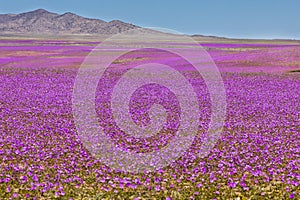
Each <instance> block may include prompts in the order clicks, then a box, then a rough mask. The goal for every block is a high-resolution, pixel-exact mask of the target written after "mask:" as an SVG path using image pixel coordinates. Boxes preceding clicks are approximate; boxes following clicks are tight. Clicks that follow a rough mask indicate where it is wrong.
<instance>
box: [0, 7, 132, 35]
mask: <svg viewBox="0 0 300 200" xmlns="http://www.w3.org/2000/svg"><path fill="white" fill-rule="evenodd" d="M137 27H138V26H135V25H133V24H129V23H125V22H122V21H119V20H113V21H110V22H105V21H103V20H99V19H89V18H84V17H81V16H78V15H76V14H74V13H70V12H67V13H64V14H62V15H60V14H57V13H52V12H48V11H47V10H44V9H38V10H34V11H31V12H26V13H21V14H0V32H2V33H3V32H5V33H47V34H116V33H120V32H122V31H126V30H129V29H133V28H137Z"/></svg>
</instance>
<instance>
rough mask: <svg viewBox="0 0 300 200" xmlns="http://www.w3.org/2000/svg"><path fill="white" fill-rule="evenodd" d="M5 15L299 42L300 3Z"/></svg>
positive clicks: (12, 5)
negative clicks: (79, 19) (48, 16)
mask: <svg viewBox="0 0 300 200" xmlns="http://www.w3.org/2000/svg"><path fill="white" fill-rule="evenodd" d="M0 3H1V4H3V5H1V7H0V13H1V14H9V13H11V14H19V13H23V12H29V11H32V10H36V9H45V10H47V11H49V12H54V13H59V14H63V13H66V12H72V13H75V14H77V15H80V16H83V17H87V18H96V19H101V20H104V21H111V20H121V21H124V22H127V23H132V24H134V25H137V26H141V27H160V28H167V29H172V30H175V31H178V32H180V33H183V34H189V35H193V34H199V35H205V36H217V37H226V38H237V39H292V40H293V39H295V40H299V39H300V24H299V23H298V21H297V19H300V12H297V8H299V7H300V2H298V1H295V0H290V1H286V2H280V1H277V0H275V1H270V0H267V1H264V2H259V1H256V0H255V1H251V2H240V1H236V0H232V1H231V3H226V2H223V1H218V0H214V1H210V2H203V1H190V2H189V3H186V2H176V3H175V2H173V1H164V2H159V1H156V0H154V1H151V2H140V1H136V0H133V1H131V2H130V3H126V2H122V1H109V2H108V1H95V0H86V1H85V2H84V3H83V2H71V1H67V0H62V1H60V2H53V1H48V0H47V1H43V2H41V1H38V0H28V1H26V2H25V1H17V0H12V1H9V2H8V1H5V3H4V0H0Z"/></svg>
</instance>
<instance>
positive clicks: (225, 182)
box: [0, 35, 300, 199]
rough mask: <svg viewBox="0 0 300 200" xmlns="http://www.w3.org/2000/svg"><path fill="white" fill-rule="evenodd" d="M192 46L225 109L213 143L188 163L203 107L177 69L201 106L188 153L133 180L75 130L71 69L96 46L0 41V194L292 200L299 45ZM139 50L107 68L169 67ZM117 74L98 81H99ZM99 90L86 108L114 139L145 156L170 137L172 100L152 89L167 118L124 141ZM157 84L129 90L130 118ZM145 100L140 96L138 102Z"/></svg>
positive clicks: (67, 40)
mask: <svg viewBox="0 0 300 200" xmlns="http://www.w3.org/2000/svg"><path fill="white" fill-rule="evenodd" d="M103 38H105V37H103ZM194 39H195V40H196V41H198V42H199V43H200V44H201V45H202V46H203V48H204V49H205V50H207V52H208V53H209V55H210V56H211V58H212V59H213V60H214V61H215V63H216V65H217V67H218V68H219V70H220V73H221V76H222V78H223V81H224V85H225V89H226V99H227V110H226V119H225V125H224V128H223V132H222V136H221V138H220V140H219V141H218V142H217V144H216V145H215V146H214V148H213V150H212V151H211V152H210V153H209V155H208V156H206V157H204V158H201V159H200V158H197V156H196V154H197V152H198V149H199V146H200V145H201V142H202V136H203V135H205V134H206V130H207V127H208V124H209V120H210V113H211V104H210V101H209V94H208V93H207V90H206V87H205V83H204V82H203V79H201V77H199V76H193V75H190V74H188V73H186V76H187V77H189V78H190V79H189V80H191V81H192V82H193V86H194V87H195V88H196V89H195V91H197V93H198V96H199V106H200V110H201V113H200V117H201V124H199V130H198V134H197V136H196V137H195V140H194V142H193V145H192V147H191V148H190V149H189V150H188V151H187V152H186V153H185V154H184V155H182V156H181V157H180V158H179V159H178V160H176V161H175V162H174V163H172V164H171V165H169V166H168V167H165V168H163V169H160V170H157V171H154V172H146V173H141V174H133V173H128V172H122V171H116V170H112V169H110V168H109V167H107V166H106V165H104V164H103V163H101V162H99V161H98V160H97V159H95V158H94V157H93V156H92V155H91V153H90V152H89V151H88V150H87V149H86V148H85V146H84V145H83V144H82V142H81V140H80V138H79V136H78V135H77V130H76V126H75V122H74V116H73V111H72V92H73V85H74V81H75V78H76V75H77V72H78V69H79V67H80V65H81V63H82V62H83V61H84V59H85V57H86V56H87V55H88V54H89V53H90V52H91V50H92V49H93V48H94V47H96V46H97V44H99V40H98V39H97V38H93V37H90V36H74V35H73V36H69V37H66V36H64V37H61V38H57V37H48V38H45V37H39V36H32V37H31V38H29V37H25V36H23V37H22V36H21V35H2V36H1V38H0V141H1V142H0V145H1V148H0V158H1V159H0V160H1V161H0V162H1V164H0V198H1V199H9V198H11V199H52V198H57V199H83V198H84V199H97V198H98V199H124V198H127V199H289V198H291V199H299V198H300V170H299V169H300V154H299V149H300V135H299V130H300V123H299V119H300V105H299V102H300V90H299V88H300V72H299V71H300V42H299V41H271V40H270V41H269V40H226V39H214V38H203V37H200V36H199V37H197V36H194ZM150 54H151V53H150ZM150 54H147V53H146V54H145V55H143V56H144V58H145V59H135V57H134V56H136V55H128V56H129V57H127V58H126V57H125V58H122V59H120V60H118V61H116V62H115V63H114V64H115V65H116V66H118V65H130V63H131V61H132V62H135V64H142V63H144V62H147V58H151V59H152V61H153V60H155V59H162V60H164V61H166V62H167V63H168V64H170V65H176V67H177V68H180V67H181V66H180V62H179V63H178V61H177V60H174V59H172V58H170V57H168V56H167V55H166V56H164V54H160V55H152V54H151V55H150ZM130 56H131V57H130ZM139 58H140V56H139ZM183 71H184V70H183ZM118 73H122V71H120V72H118ZM118 73H116V74H113V75H111V76H110V77H109V78H110V79H111V81H114V80H115V78H116V77H119V76H120V74H118ZM182 73H185V72H182ZM109 87H111V86H110V85H109V83H108V85H107V83H106V82H102V83H99V85H98V90H97V94H96V98H95V101H96V103H95V104H96V113H97V115H98V117H99V124H101V126H102V127H103V128H104V130H105V131H106V133H107V135H109V136H110V138H111V139H112V141H114V143H115V144H118V145H120V146H121V147H122V148H127V149H130V150H132V151H137V152H147V151H152V150H155V149H157V148H161V147H162V146H164V145H165V144H166V143H167V142H168V141H169V140H170V137H171V136H172V134H173V133H174V131H175V130H176V129H177V128H178V127H177V126H176V122H178V120H179V117H178V116H179V115H178V113H177V111H178V110H176V109H174V108H176V107H177V106H178V102H177V101H176V98H170V97H172V93H170V92H168V91H165V92H162V93H155V92H154V93H155V95H157V94H159V95H162V97H164V98H159V100H158V102H159V103H161V104H162V105H163V106H164V107H165V108H166V109H167V110H168V119H169V120H170V123H169V124H167V125H166V126H165V128H164V130H163V131H162V132H161V133H160V134H159V135H156V136H153V137H149V138H145V139H136V138H133V137H130V136H128V135H127V134H125V133H124V132H123V131H122V130H120V129H119V128H118V127H117V126H116V124H115V123H114V121H113V118H112V116H111V112H110V110H109V108H108V107H109V100H107V99H104V100H103V99H102V97H103V94H105V88H109ZM157 89H159V88H155V87H154V88H153V87H148V88H147V87H145V88H142V89H141V90H140V91H138V92H137V93H136V94H135V95H136V96H137V98H136V99H135V100H133V102H132V107H133V108H132V109H133V110H136V112H134V111H133V112H132V115H133V118H134V119H135V120H136V121H137V122H140V123H149V116H148V114H147V109H148V107H147V106H146V105H145V104H153V103H155V101H156V100H153V98H151V94H152V93H151V91H152V92H153V91H156V90H157ZM149 91H150V92H149ZM147 92H148V93H149V94H148V93H147ZM145 93H146V94H148V96H147V95H146V96H143V98H138V96H139V95H141V94H145ZM164 99H165V100H164ZM139 109H141V110H140V112H139ZM174 124H175V125H174ZM128 138H129V139H128Z"/></svg>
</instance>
